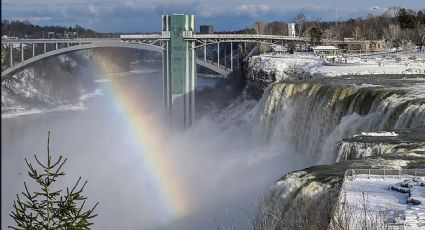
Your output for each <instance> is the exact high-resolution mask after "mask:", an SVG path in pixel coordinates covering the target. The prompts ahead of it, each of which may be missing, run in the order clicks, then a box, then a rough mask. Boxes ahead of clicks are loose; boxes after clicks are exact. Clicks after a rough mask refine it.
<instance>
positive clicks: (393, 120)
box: [258, 80, 425, 163]
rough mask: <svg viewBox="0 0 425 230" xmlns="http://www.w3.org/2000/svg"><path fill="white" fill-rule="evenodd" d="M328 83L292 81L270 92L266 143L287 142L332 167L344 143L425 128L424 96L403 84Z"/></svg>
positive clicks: (262, 118)
mask: <svg viewBox="0 0 425 230" xmlns="http://www.w3.org/2000/svg"><path fill="white" fill-rule="evenodd" d="M322 81H323V82H321V81H310V82H307V81H299V82H296V81H286V82H279V83H275V84H273V85H271V86H270V87H269V88H268V89H266V91H265V94H264V96H263V98H262V101H261V102H260V103H261V106H260V107H261V108H260V109H259V113H258V119H259V122H260V124H261V132H262V136H263V137H264V138H265V140H267V141H270V142H286V143H288V144H291V145H292V146H294V149H295V151H296V152H298V153H302V154H306V156H307V157H311V158H315V159H316V160H317V162H318V163H331V162H335V160H336V157H337V156H336V153H335V152H336V147H337V143H338V141H340V140H341V139H343V138H347V137H351V136H353V135H354V134H358V133H360V132H372V131H373V132H376V131H383V130H386V131H388V130H394V129H406V128H415V127H418V126H422V125H425V95H423V93H422V94H413V93H410V91H409V89H408V88H403V87H400V86H399V85H397V87H390V86H371V85H365V84H363V85H355V84H344V82H339V81H335V80H334V81H333V83H331V84H329V82H326V81H325V80H322ZM335 82H336V83H335ZM403 86H405V85H403ZM412 92H413V91H412Z"/></svg>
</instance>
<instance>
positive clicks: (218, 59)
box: [217, 42, 220, 68]
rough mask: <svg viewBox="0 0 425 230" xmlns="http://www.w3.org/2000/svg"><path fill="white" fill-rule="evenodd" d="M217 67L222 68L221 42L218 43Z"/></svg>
mask: <svg viewBox="0 0 425 230" xmlns="http://www.w3.org/2000/svg"><path fill="white" fill-rule="evenodd" d="M217 67H218V68H220V42H217Z"/></svg>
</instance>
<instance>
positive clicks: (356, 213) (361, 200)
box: [340, 174, 425, 229]
mask: <svg viewBox="0 0 425 230" xmlns="http://www.w3.org/2000/svg"><path fill="white" fill-rule="evenodd" d="M368 177H369V178H368ZM350 178H351V177H347V178H346V179H345V181H344V185H343V189H342V191H341V195H340V202H341V203H342V204H345V205H346V206H345V207H346V209H345V210H347V211H346V212H347V213H348V214H349V215H350V216H351V218H350V220H349V222H350V225H351V226H352V227H354V229H357V228H358V227H362V226H363V224H364V223H365V222H364V220H365V216H366V218H367V219H368V222H369V223H373V222H374V223H375V224H381V225H382V224H384V223H388V224H389V225H397V226H405V227H404V229H425V187H424V186H425V183H424V182H423V179H424V178H419V177H414V176H410V175H401V177H400V179H399V178H398V175H387V176H385V179H384V178H383V176H382V175H370V176H368V175H364V174H360V175H356V176H355V179H350ZM414 180H415V181H416V182H415V181H414ZM403 182H404V183H403ZM391 187H392V188H393V189H391ZM394 189H396V190H399V191H395V190H394ZM400 191H402V192H400ZM418 201H419V202H420V204H412V202H413V203H415V202H416V203H418Z"/></svg>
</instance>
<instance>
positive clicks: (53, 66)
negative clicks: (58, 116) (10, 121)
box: [1, 53, 94, 114]
mask: <svg viewBox="0 0 425 230" xmlns="http://www.w3.org/2000/svg"><path fill="white" fill-rule="evenodd" d="M89 62H90V61H89V59H88V56H87V55H83V54H81V53H73V54H67V55H60V56H58V57H55V58H50V59H46V60H44V61H40V62H38V63H36V64H35V65H32V66H29V67H28V68H26V69H24V70H22V71H21V72H18V73H17V74H14V75H13V76H12V77H10V78H8V79H6V80H4V81H3V82H2V84H1V87H2V90H1V103H2V114H7V113H15V112H23V111H25V110H31V109H48V108H53V107H58V106H61V105H65V104H73V103H77V102H78V101H79V100H80V97H81V96H82V95H84V94H87V93H90V92H93V91H94V84H93V78H94V73H93V71H92V70H91V68H90V66H89V64H90V63H89Z"/></svg>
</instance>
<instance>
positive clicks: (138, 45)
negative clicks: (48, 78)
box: [1, 41, 229, 81]
mask: <svg viewBox="0 0 425 230" xmlns="http://www.w3.org/2000/svg"><path fill="white" fill-rule="evenodd" d="M95 48H128V49H139V50H147V51H153V52H159V53H162V52H163V51H164V49H163V48H162V47H160V46H156V45H151V44H144V43H130V42H122V41H118V42H95V43H88V44H81V45H74V46H68V47H65V48H60V49H57V50H52V51H49V52H46V53H43V54H40V55H37V56H34V57H31V58H29V59H27V60H24V61H23V62H19V63H17V64H15V65H13V66H12V67H9V68H7V69H5V70H4V71H2V73H1V81H3V80H6V79H7V78H9V77H11V76H12V75H13V74H14V73H16V72H17V71H19V70H21V69H22V68H24V67H27V66H28V65H30V64H32V63H34V62H37V61H40V60H42V59H45V58H49V57H53V56H57V55H61V54H65V53H69V52H73V51H78V50H85V49H95ZM196 64H199V65H201V66H204V67H206V68H208V69H211V70H213V71H215V72H217V73H219V74H222V75H227V74H229V72H228V71H226V70H224V69H221V68H218V67H217V66H215V65H213V64H211V63H208V62H204V61H202V60H199V59H197V60H196Z"/></svg>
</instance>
